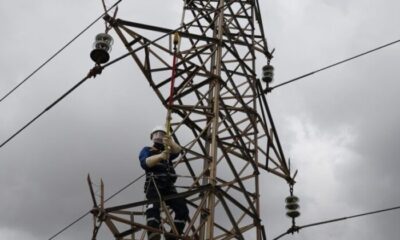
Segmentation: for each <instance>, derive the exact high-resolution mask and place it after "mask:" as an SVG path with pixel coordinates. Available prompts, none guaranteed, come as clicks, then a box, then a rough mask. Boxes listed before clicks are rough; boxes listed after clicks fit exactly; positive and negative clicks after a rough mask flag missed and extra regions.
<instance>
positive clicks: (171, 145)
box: [163, 135, 182, 153]
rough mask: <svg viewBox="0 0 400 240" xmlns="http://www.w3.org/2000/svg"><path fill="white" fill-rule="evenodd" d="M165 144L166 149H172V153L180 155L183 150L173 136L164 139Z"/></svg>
mask: <svg viewBox="0 0 400 240" xmlns="http://www.w3.org/2000/svg"><path fill="white" fill-rule="evenodd" d="M163 143H164V146H165V148H166V149H170V150H171V153H180V152H181V150H182V148H181V146H179V145H178V144H177V143H176V142H175V141H174V140H173V139H172V138H171V136H169V135H167V136H165V137H164V138H163Z"/></svg>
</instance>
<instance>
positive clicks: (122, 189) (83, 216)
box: [48, 173, 145, 240]
mask: <svg viewBox="0 0 400 240" xmlns="http://www.w3.org/2000/svg"><path fill="white" fill-rule="evenodd" d="M144 175H145V173H143V174H142V175H140V176H139V177H137V178H136V179H134V180H133V181H131V182H130V183H128V184H127V185H125V186H124V187H123V188H121V189H120V190H118V191H116V192H115V193H114V194H112V195H111V196H110V197H108V198H107V199H106V200H105V201H104V202H107V201H109V200H111V199H112V198H113V197H115V196H117V195H118V194H120V193H121V192H122V191H124V190H125V189H127V188H128V187H130V186H131V185H132V184H134V183H136V182H137V181H139V179H141V178H142V177H143V176H144ZM89 213H90V211H88V212H86V213H85V214H83V215H82V216H80V217H78V218H77V219H75V220H74V221H73V222H71V223H70V224H68V225H67V226H65V227H64V228H63V229H61V230H60V231H58V232H57V233H56V234H54V235H53V236H51V237H50V238H49V239H48V240H52V239H54V238H56V237H57V236H58V235H60V234H61V233H63V232H65V231H66V230H67V229H68V228H70V227H72V226H73V225H75V224H76V223H78V222H79V221H80V220H82V219H83V218H85V217H86V216H87V215H89Z"/></svg>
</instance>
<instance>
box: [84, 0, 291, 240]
mask: <svg viewBox="0 0 400 240" xmlns="http://www.w3.org/2000/svg"><path fill="white" fill-rule="evenodd" d="M182 16H183V17H182V22H181V26H180V27H179V28H177V29H167V28H163V27H158V26H150V25H145V24H141V23H136V22H129V21H125V20H121V19H117V18H115V17H110V16H106V17H105V20H106V21H107V22H108V24H109V25H110V26H111V27H112V28H113V29H114V30H115V32H116V33H117V35H118V36H119V37H120V39H121V40H122V42H123V43H124V44H125V46H126V48H127V50H128V51H129V54H130V55H131V56H132V58H133V60H134V62H135V64H136V65H137V66H138V67H139V68H140V69H141V71H142V72H143V74H144V78H145V79H147V81H148V82H149V84H150V86H151V88H152V89H153V90H154V93H155V95H156V96H157V97H158V98H159V99H160V100H161V103H162V104H163V105H164V106H165V107H166V108H168V109H169V110H170V112H172V116H173V117H172V120H171V124H170V126H171V129H172V135H173V136H174V138H175V140H176V141H177V142H178V143H179V144H180V145H181V146H183V149H184V151H183V154H181V157H180V158H179V159H178V160H177V161H176V169H177V172H178V182H177V185H181V186H185V190H184V191H180V193H179V194H178V196H181V197H182V196H183V197H185V198H186V200H187V202H188V205H189V207H190V219H189V220H188V223H187V224H186V228H185V231H184V235H183V236H181V238H182V239H207V240H211V239H258V240H260V239H266V237H265V230H264V227H263V223H262V220H261V219H260V185H261V184H262V183H261V182H260V178H259V174H260V171H261V170H266V171H268V172H270V173H272V174H275V175H277V176H279V177H281V178H283V179H284V180H286V181H287V182H288V183H289V184H291V185H292V184H294V177H295V175H296V173H294V174H292V173H291V171H290V167H289V166H288V164H287V162H286V160H285V156H284V154H283V150H282V147H281V145H280V142H279V138H278V135H277V131H276V129H275V126H274V122H273V119H272V115H271V112H270V110H269V107H268V102H267V99H266V97H265V94H266V93H267V92H268V89H267V87H268V86H266V87H263V86H262V85H263V84H264V83H262V82H261V81H260V80H259V78H258V77H257V72H258V69H257V68H256V59H259V60H258V61H260V62H261V61H264V63H265V64H268V65H269V62H270V60H271V59H272V54H271V52H270V51H269V49H268V46H267V41H266V37H265V35H264V31H263V26H262V21H261V15H260V8H259V4H258V0H231V1H229V0H186V1H184V8H183V15H182ZM149 31H152V32H153V33H152V34H161V36H160V37H159V38H156V40H151V39H149V38H147V37H145V36H144V33H140V32H149ZM175 33H178V34H179V35H180V42H179V43H177V42H173V40H172V36H173V35H174V34H175ZM153 36H154V35H153ZM173 56H174V57H175V58H176V59H175V60H176V61H174V64H172V63H171V62H172V61H171V59H172V57H173ZM262 59H264V60H262ZM259 70H260V71H261V67H259ZM171 72H174V73H175V74H174V75H173V76H171ZM173 79H174V80H175V83H174V84H173V86H172V87H173V89H172V91H171V88H170V87H171V80H173ZM171 92H172V93H173V94H172V95H171V94H170V93H171ZM171 98H172V100H173V104H172V105H169V104H168V102H169V101H170V100H171ZM171 102H172V101H171ZM138 165H139V164H138ZM90 185H91V184H90ZM92 192H93V191H92ZM92 196H93V194H92ZM171 198H174V196H172V197H171ZM163 200H166V199H161V201H163ZM148 203H149V201H142V202H136V203H130V204H126V205H122V206H115V207H109V208H105V207H104V203H103V202H102V204H101V206H100V207H99V206H97V204H96V201H94V204H95V208H94V210H93V213H94V215H95V216H96V217H97V218H98V220H100V222H101V221H105V223H106V224H107V225H108V227H109V228H110V230H111V232H112V233H113V235H114V236H115V238H116V239H126V238H128V237H129V236H131V238H132V239H144V238H145V232H146V231H156V230H155V229H151V228H149V227H147V226H146V224H145V221H144V220H143V221H141V220H140V218H138V217H136V219H137V220H136V221H134V220H135V219H134V218H132V216H133V215H135V214H139V215H140V211H138V210H137V209H139V210H140V209H142V207H143V205H145V204H148ZM161 206H164V209H163V210H164V215H163V226H164V227H163V229H161V230H158V231H160V232H164V233H165V232H169V231H170V230H169V229H168V228H173V227H172V224H171V222H172V220H171V213H170V211H169V210H168V209H167V208H166V207H165V205H163V204H161ZM135 208H137V209H135ZM138 212H139V213H138ZM119 214H122V215H124V214H125V215H126V216H131V218H127V217H125V218H124V217H123V216H122V215H121V216H118V215H119ZM121 224H122V226H121ZM124 225H125V226H124ZM126 225H127V226H126ZM168 226H170V227H168ZM121 229H122V230H121ZM172 232H173V231H172ZM96 233H97V230H96ZM167 235H168V233H167Z"/></svg>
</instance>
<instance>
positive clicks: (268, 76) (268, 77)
mask: <svg viewBox="0 0 400 240" xmlns="http://www.w3.org/2000/svg"><path fill="white" fill-rule="evenodd" d="M262 72H263V74H262V80H263V81H264V82H265V83H266V84H267V86H266V88H265V91H264V92H265V93H266V92H269V90H270V89H269V84H271V83H272V81H273V80H274V67H273V66H272V65H271V64H270V61H269V60H268V64H267V65H265V66H264V67H263V68H262Z"/></svg>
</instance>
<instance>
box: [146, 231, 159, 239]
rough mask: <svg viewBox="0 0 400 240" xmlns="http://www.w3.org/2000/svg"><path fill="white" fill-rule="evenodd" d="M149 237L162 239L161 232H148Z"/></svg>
mask: <svg viewBox="0 0 400 240" xmlns="http://www.w3.org/2000/svg"><path fill="white" fill-rule="evenodd" d="M148 234H149V236H148V239H149V240H160V239H161V235H160V234H159V233H154V232H153V233H148Z"/></svg>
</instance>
